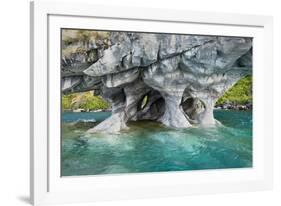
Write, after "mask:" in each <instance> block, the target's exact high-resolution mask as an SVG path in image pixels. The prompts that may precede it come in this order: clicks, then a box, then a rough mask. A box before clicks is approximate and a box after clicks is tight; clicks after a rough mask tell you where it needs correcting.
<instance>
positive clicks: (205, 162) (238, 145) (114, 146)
mask: <svg viewBox="0 0 281 206" xmlns="http://www.w3.org/2000/svg"><path fill="white" fill-rule="evenodd" d="M109 116H110V113H108V112H95V113H94V112H92V113H71V112H64V113H63V114H62V153H61V158H62V165H61V166H62V167H61V169H62V171H61V172H62V176H73V175H75V176H76V175H97V174H116V173H137V172H160V171H183V170H203V169H223V168H247V167H252V112H249V111H225V110H216V111H215V117H216V119H217V120H219V121H220V122H221V123H222V124H223V126H219V127H215V128H199V127H198V128H188V129H180V130H174V129H169V128H166V127H164V126H162V125H161V124H160V123H157V122H153V121H140V122H130V123H128V126H129V127H130V129H129V130H128V131H125V132H121V133H120V134H114V135H113V134H106V135H105V134H88V133H86V131H87V130H88V129H90V128H91V127H93V126H95V125H96V124H97V123H98V122H100V121H102V120H104V119H105V118H107V117H109ZM92 120H96V123H94V122H93V121H92Z"/></svg>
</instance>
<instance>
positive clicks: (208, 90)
mask: <svg viewBox="0 0 281 206" xmlns="http://www.w3.org/2000/svg"><path fill="white" fill-rule="evenodd" d="M110 42H111V45H110V47H109V48H107V49H102V51H100V52H97V54H102V55H100V56H97V55H96V56H97V57H96V59H95V61H94V62H93V63H92V64H91V65H90V66H88V67H87V68H86V69H84V68H83V69H81V68H80V69H77V70H74V69H71V71H72V72H69V70H67V69H66V70H64V71H63V75H62V89H63V92H64V93H70V92H79V91H88V90H95V91H98V92H100V93H101V95H102V96H103V98H105V99H106V100H107V101H109V102H110V103H111V105H112V116H111V117H109V118H108V119H106V120H105V121H103V122H101V123H100V124H99V125H97V126H96V127H95V128H93V129H91V130H89V132H110V133H111V132H112V133H115V132H119V131H120V130H124V129H127V128H128V127H127V125H126V123H127V122H128V121H130V120H132V121H137V120H141V119H151V120H156V121H160V122H162V123H163V124H164V125H166V126H168V127H172V128H186V127H190V126H192V125H193V124H198V125H202V126H213V125H216V124H217V123H218V122H217V121H216V120H215V119H214V115H213V109H214V105H215V103H216V101H217V100H218V98H219V97H221V96H222V95H223V94H224V93H225V92H226V91H227V90H228V89H229V88H230V87H232V86H233V85H234V84H235V83H236V82H237V81H238V80H239V79H240V78H242V77H243V76H245V75H248V74H251V72H252V38H245V37H218V36H198V35H175V34H171V35H170V34H152V33H128V32H112V33H111V36H110ZM81 59H83V58H81ZM84 59H85V58H84ZM73 71H74V72H73ZM75 71H76V72H75ZM64 74H65V75H64ZM145 96H146V97H147V103H146V105H142V102H143V99H144V97H145Z"/></svg>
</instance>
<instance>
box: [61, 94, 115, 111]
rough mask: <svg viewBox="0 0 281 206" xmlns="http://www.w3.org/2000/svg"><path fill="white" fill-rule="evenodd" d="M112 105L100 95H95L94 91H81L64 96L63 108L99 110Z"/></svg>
mask: <svg viewBox="0 0 281 206" xmlns="http://www.w3.org/2000/svg"><path fill="white" fill-rule="evenodd" d="M109 107H110V105H109V104H108V103H107V102H106V101H104V100H103V99H102V98H101V97H100V96H94V95H93V93H92V92H81V93H76V94H68V95H63V96H62V109H63V110H75V109H85V110H98V109H107V108H109Z"/></svg>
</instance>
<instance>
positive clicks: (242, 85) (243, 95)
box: [217, 76, 252, 104]
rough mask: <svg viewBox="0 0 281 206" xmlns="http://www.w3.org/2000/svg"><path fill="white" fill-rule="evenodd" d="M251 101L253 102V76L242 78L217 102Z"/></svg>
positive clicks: (244, 102)
mask: <svg viewBox="0 0 281 206" xmlns="http://www.w3.org/2000/svg"><path fill="white" fill-rule="evenodd" d="M249 102H252V76H246V77H244V78H242V79H240V80H239V81H238V82H237V83H236V84H235V85H234V86H233V87H232V88H230V89H229V90H228V91H227V92H226V93H225V94H224V95H223V96H222V97H221V98H220V99H219V100H218V101H217V104H223V103H233V104H246V103H249Z"/></svg>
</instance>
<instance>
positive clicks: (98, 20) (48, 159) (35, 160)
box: [30, 1, 273, 205]
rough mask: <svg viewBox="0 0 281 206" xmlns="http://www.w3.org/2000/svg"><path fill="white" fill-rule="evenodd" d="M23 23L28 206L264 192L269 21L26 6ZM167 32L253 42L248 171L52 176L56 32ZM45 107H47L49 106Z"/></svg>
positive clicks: (268, 160) (55, 166)
mask: <svg viewBox="0 0 281 206" xmlns="http://www.w3.org/2000/svg"><path fill="white" fill-rule="evenodd" d="M143 14H145V15H143ZM30 19H31V88H30V89H31V101H30V102H31V114H30V117H31V155H30V156H31V183H30V188H31V192H30V194H31V201H32V203H33V204H34V205H41V204H49V203H73V202H90V201H102V200H118V199H134V198H148V197H163V196H180V195H189V194H210V193H219V192H243V191H254V190H268V189H271V188H272V184H273V175H272V173H273V172H272V171H273V169H272V168H273V165H272V163H273V155H272V154H273V153H272V149H273V142H272V140H273V128H272V125H273V109H272V108H273V105H272V104H273V103H272V102H273V101H272V100H273V92H272V91H273V83H272V82H273V66H272V63H273V62H272V56H273V55H272V45H273V43H272V39H273V38H272V17H268V16H254V15H240V14H239V15H238V14H226V13H209V12H191V11H174V10H163V9H151V8H147V9H139V8H129V7H128V8H125V7H108V6H101V5H94V4H85V3H66V2H57V1H56V2H50V1H34V2H32V3H31V18H30ZM167 26H169V28H170V30H171V28H172V29H173V31H175V30H176V31H177V32H178V33H185V32H186V31H187V28H188V31H189V33H194V34H213V35H230V36H231V35H232V36H236V35H237V36H251V37H254V50H253V65H254V66H253V67H254V68H253V76H254V85H253V95H254V101H255V104H254V110H253V112H254V120H253V123H254V131H253V142H254V143H253V161H254V164H253V168H250V169H228V170H205V171H188V172H164V173H153V174H151V173H147V174H122V175H103V176H80V177H67V178H62V177H60V160H59V152H60V145H59V144H60V139H59V136H58V135H59V126H60V119H59V117H60V113H58V108H59V106H58V104H59V99H58V98H59V97H58V96H59V95H60V89H59V88H60V80H59V78H60V76H59V72H60V70H59V68H60V67H58V65H59V64H60V44H59V41H60V35H58V34H59V33H58V31H60V29H61V28H84V29H95V28H96V29H101V30H102V29H109V30H110V29H112V30H114V29H115V30H118V29H119V30H130V31H156V32H164V31H165V32H168V33H169V32H172V31H168V30H167V28H168V27H167ZM265 67H266V71H265V69H264V68H265ZM53 68H57V69H58V70H56V69H53ZM50 82H52V84H50ZM50 101H52V104H49V102H50ZM54 102H57V103H58V104H54ZM56 105H57V106H56ZM265 109H266V112H265Z"/></svg>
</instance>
